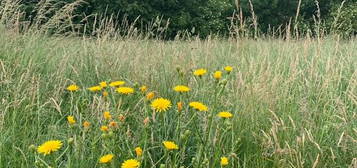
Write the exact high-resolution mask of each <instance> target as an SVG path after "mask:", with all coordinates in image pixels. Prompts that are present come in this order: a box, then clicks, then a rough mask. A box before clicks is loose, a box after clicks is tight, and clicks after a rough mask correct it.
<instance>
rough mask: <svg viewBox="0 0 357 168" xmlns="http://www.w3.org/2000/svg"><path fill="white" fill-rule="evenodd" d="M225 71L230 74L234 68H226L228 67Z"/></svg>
mask: <svg viewBox="0 0 357 168" xmlns="http://www.w3.org/2000/svg"><path fill="white" fill-rule="evenodd" d="M224 70H225V71H227V72H228V73H229V72H232V71H233V67H231V66H226V67H224Z"/></svg>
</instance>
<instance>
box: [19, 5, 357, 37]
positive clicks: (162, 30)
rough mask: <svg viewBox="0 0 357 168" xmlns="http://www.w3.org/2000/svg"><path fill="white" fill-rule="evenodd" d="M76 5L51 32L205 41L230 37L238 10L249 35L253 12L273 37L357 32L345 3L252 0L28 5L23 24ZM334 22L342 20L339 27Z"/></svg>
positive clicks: (353, 8) (42, 21)
mask: <svg viewBox="0 0 357 168" xmlns="http://www.w3.org/2000/svg"><path fill="white" fill-rule="evenodd" d="M70 3H77V5H76V6H75V8H73V9H71V10H70V12H68V14H66V15H72V16H67V18H66V19H67V20H66V19H64V18H60V19H57V20H56V21H57V22H60V23H61V24H62V25H64V24H67V26H66V25H64V26H62V27H59V26H58V25H56V24H55V26H50V27H51V30H53V31H54V32H66V31H72V32H73V31H74V32H79V33H85V34H90V35H96V34H97V33H98V32H100V30H98V27H100V26H103V25H101V24H102V23H103V22H101V21H102V20H103V19H104V20H105V18H106V19H107V20H106V21H110V23H111V24H110V25H111V26H113V28H114V29H116V31H118V32H120V33H122V34H126V33H128V32H127V31H128V29H129V27H131V28H132V27H133V28H135V29H136V30H138V31H140V32H145V33H150V34H153V35H156V34H159V35H160V36H161V35H163V36H164V37H167V38H173V37H175V36H176V35H177V34H180V33H188V34H189V35H199V36H200V37H206V36H207V35H209V34H211V33H213V34H217V33H219V34H220V35H227V34H228V33H229V27H230V26H232V25H231V23H232V22H231V20H229V19H228V18H237V17H231V16H233V14H234V13H235V12H236V11H237V9H236V7H237V6H238V7H239V9H238V11H239V12H242V14H243V18H241V19H243V20H244V24H247V25H248V26H246V27H245V28H246V29H250V28H251V27H252V26H250V24H251V23H252V20H253V19H252V7H253V9H254V13H255V16H256V19H257V20H256V21H257V26H258V27H257V28H258V31H260V32H263V33H269V30H271V28H275V29H276V28H278V27H280V28H282V29H285V28H286V27H287V26H288V25H289V24H290V26H292V25H294V24H295V25H298V27H297V28H298V29H299V31H301V32H307V31H312V32H314V30H315V29H316V23H319V27H320V26H321V27H323V28H324V30H334V31H333V32H339V33H342V34H345V35H351V34H354V32H356V26H355V24H356V22H355V17H356V16H355V11H356V4H357V3H356V2H353V1H347V2H346V4H345V5H344V7H343V8H342V10H341V11H340V12H339V14H338V9H339V6H340V4H341V3H342V0H318V1H317V0H306V1H301V4H300V5H299V1H298V0H294V1H286V0H251V4H250V1H249V0H235V1H233V0H120V1H118V0H84V1H83V0H48V1H44V0H28V1H21V4H22V5H21V8H20V9H21V11H23V13H24V14H25V15H24V16H25V17H24V18H23V19H22V20H23V21H30V23H31V24H34V22H36V23H37V24H47V23H48V22H49V21H50V20H51V19H50V18H51V17H53V16H56V15H57V14H58V13H57V12H59V11H61V10H60V9H61V8H65V7H68V6H66V5H68V4H70ZM69 9H70V8H69ZM297 9H299V12H298V16H297ZM240 10H241V11H240ZM236 14H237V12H236ZM338 15H340V16H338ZM337 16H338V17H337ZM57 18H58V17H57ZM108 18H110V19H108ZM334 18H338V20H337V21H336V22H335V21H334ZM52 22H54V21H53V20H52ZM108 23H109V22H108ZM233 23H239V21H238V22H235V21H234V22H233ZM68 24H73V25H71V26H68ZM52 25H53V24H52ZM84 25H87V26H84ZM108 25H109V24H108ZM108 25H106V26H108ZM167 25H168V26H167ZM336 26H337V27H336ZM123 27H124V28H123ZM321 27H320V28H321ZM56 29H60V30H59V31H57V30H56ZM84 31H85V32H84Z"/></svg>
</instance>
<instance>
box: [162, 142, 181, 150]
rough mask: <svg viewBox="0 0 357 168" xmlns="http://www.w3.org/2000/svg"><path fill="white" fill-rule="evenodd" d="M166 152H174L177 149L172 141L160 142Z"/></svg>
mask: <svg viewBox="0 0 357 168" xmlns="http://www.w3.org/2000/svg"><path fill="white" fill-rule="evenodd" d="M162 143H163V144H164V146H165V148H166V149H167V150H175V149H179V147H178V146H177V145H176V144H175V142H172V141H164V142H162Z"/></svg>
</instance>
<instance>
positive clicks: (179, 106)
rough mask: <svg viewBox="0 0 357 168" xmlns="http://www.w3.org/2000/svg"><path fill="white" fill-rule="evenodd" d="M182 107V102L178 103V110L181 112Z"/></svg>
mask: <svg viewBox="0 0 357 168" xmlns="http://www.w3.org/2000/svg"><path fill="white" fill-rule="evenodd" d="M182 105H183V103H182V102H178V103H177V110H178V111H179V112H180V111H182Z"/></svg>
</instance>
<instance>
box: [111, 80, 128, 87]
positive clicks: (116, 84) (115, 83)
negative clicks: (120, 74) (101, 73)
mask: <svg viewBox="0 0 357 168" xmlns="http://www.w3.org/2000/svg"><path fill="white" fill-rule="evenodd" d="M124 84H125V81H114V82H110V83H109V86H111V87H116V86H121V85H124Z"/></svg>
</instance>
